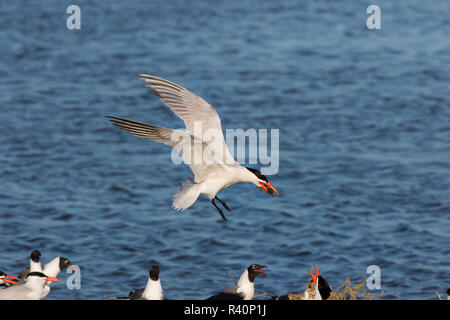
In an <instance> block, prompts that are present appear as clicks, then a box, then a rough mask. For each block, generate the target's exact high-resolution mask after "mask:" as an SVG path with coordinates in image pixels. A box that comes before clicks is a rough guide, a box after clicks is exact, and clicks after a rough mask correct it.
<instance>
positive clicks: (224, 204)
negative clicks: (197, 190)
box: [215, 197, 231, 212]
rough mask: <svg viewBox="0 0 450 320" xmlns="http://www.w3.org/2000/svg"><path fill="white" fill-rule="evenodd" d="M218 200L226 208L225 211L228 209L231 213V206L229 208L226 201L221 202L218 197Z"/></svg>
mask: <svg viewBox="0 0 450 320" xmlns="http://www.w3.org/2000/svg"><path fill="white" fill-rule="evenodd" d="M215 199H216V200H218V201H219V202H220V203H221V204H222V205H223V207H224V208H225V209H227V210H228V211H230V212H231V209H230V207H229V206H227V204H226V203H225V201H223V200H220V199H219V198H218V197H216V198H215Z"/></svg>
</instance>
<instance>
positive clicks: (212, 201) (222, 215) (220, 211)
mask: <svg viewBox="0 0 450 320" xmlns="http://www.w3.org/2000/svg"><path fill="white" fill-rule="evenodd" d="M214 200H215V198H214V199H212V200H211V203H212V204H213V205H214V207H216V209H217V211H219V213H220V216H221V217H222V219H223V220H225V221H227V218H225V215H224V214H223V211H222V209H220V208H219V207H218V206H217V205H216V203H215V202H214Z"/></svg>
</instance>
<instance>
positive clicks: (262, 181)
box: [245, 167, 279, 197]
mask: <svg viewBox="0 0 450 320" xmlns="http://www.w3.org/2000/svg"><path fill="white" fill-rule="evenodd" d="M245 168H246V169H247V170H248V171H250V172H251V173H252V174H253V175H254V176H255V177H256V178H257V179H258V180H256V181H254V182H253V183H254V184H255V185H256V186H257V187H258V189H260V190H264V191H266V192H267V193H268V194H270V195H271V196H272V197H275V193H276V194H279V193H278V191H277V189H275V187H274V186H273V185H272V184H271V183H270V182H269V180H268V179H267V178H266V176H265V175H263V174H262V173H261V172H260V171H259V170H256V169H253V168H248V167H245Z"/></svg>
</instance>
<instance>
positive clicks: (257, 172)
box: [246, 167, 269, 182]
mask: <svg viewBox="0 0 450 320" xmlns="http://www.w3.org/2000/svg"><path fill="white" fill-rule="evenodd" d="M246 168H247V170H248V171H250V172H251V173H253V174H254V175H255V176H257V177H258V179H261V180H263V181H266V182H269V180H267V178H266V176H265V175H263V174H261V172H260V171H259V170H256V169H253V168H249V167H246Z"/></svg>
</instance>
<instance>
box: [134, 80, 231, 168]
mask: <svg viewBox="0 0 450 320" xmlns="http://www.w3.org/2000/svg"><path fill="white" fill-rule="evenodd" d="M139 76H140V77H141V78H140V79H141V80H142V81H144V82H145V83H147V85H146V86H145V87H146V88H149V89H150V90H151V91H152V92H153V93H155V94H156V95H157V96H158V97H160V98H161V100H162V101H164V102H165V103H166V104H167V105H168V106H169V108H170V109H171V110H172V111H173V112H174V113H175V114H176V115H177V116H178V117H180V118H181V119H182V120H183V121H184V124H185V125H186V130H187V132H189V133H190V134H191V135H195V136H197V137H198V138H200V139H203V141H205V143H206V144H208V145H209V147H210V148H211V149H212V150H214V152H215V154H216V156H215V157H216V158H217V161H218V162H222V163H226V164H235V163H236V162H235V160H234V158H233V157H232V155H231V154H230V152H229V150H228V148H227V145H226V143H225V139H224V137H223V132H222V126H221V124H220V118H219V115H218V114H217V111H216V110H215V109H214V108H213V106H212V105H210V104H209V103H207V102H206V101H205V100H203V99H202V98H201V97H199V96H197V95H195V94H193V93H192V92H190V91H189V90H186V89H185V88H183V87H182V86H180V85H178V84H176V83H173V82H170V81H168V80H165V79H162V78H158V77H155V76H151V75H146V74H140V75H139Z"/></svg>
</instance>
